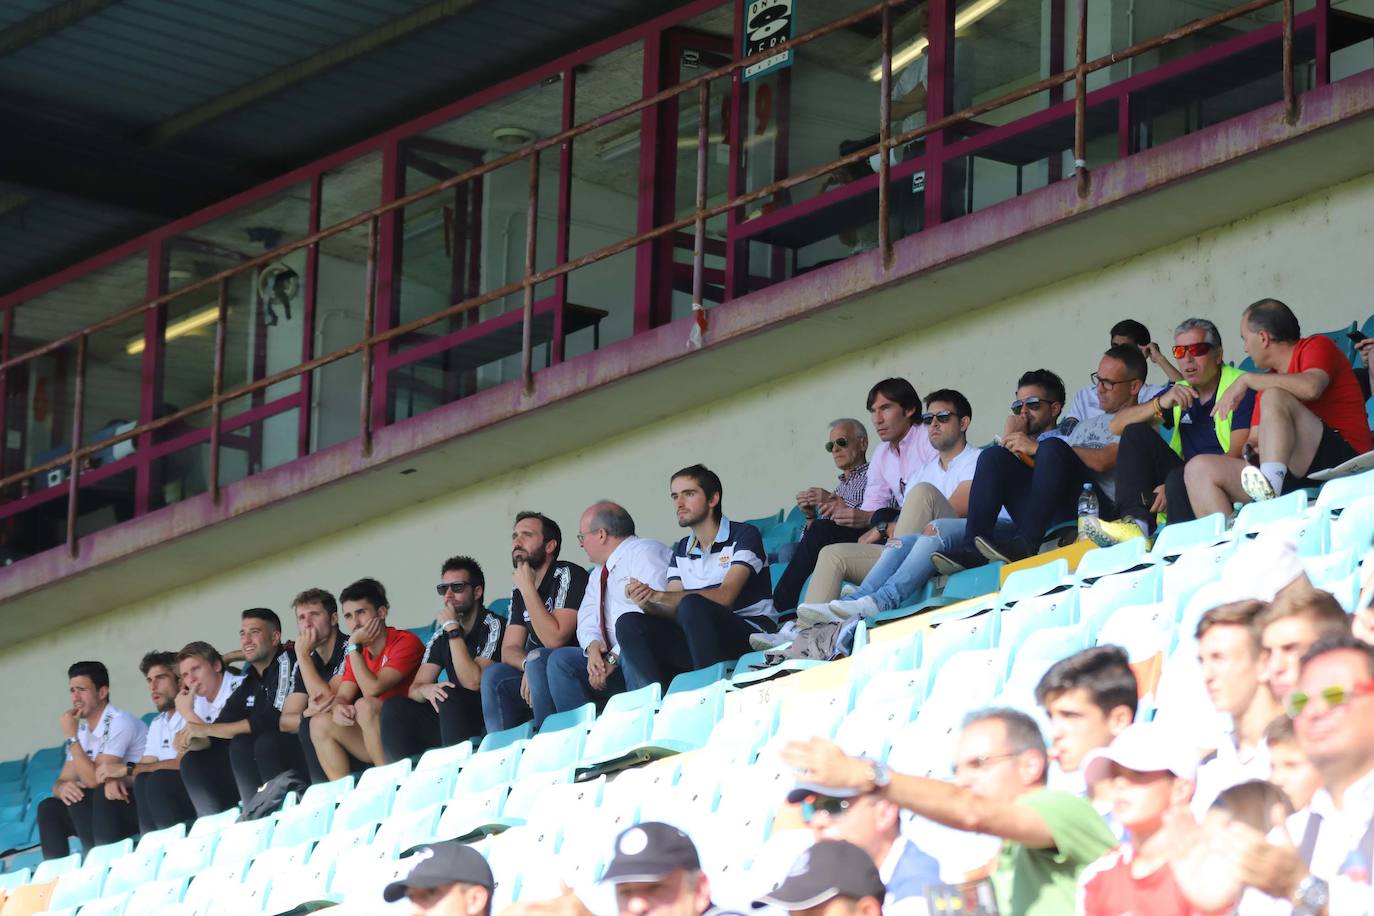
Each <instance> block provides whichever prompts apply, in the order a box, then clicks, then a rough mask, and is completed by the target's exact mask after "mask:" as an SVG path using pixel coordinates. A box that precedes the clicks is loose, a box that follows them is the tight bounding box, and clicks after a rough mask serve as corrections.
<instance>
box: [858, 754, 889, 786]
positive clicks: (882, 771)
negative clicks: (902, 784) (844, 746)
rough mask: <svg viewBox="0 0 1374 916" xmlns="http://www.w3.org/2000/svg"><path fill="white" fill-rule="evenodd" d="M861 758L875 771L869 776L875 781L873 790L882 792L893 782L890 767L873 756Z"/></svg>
mask: <svg viewBox="0 0 1374 916" xmlns="http://www.w3.org/2000/svg"><path fill="white" fill-rule="evenodd" d="M859 759H860V760H862V761H863V762H864V763H866V764H868V766H869V768H870V769H872V771H873V775H872V776H870V777H869V780H870V781H871V782H872V783H873V791H874V792H880V791H882V790H883V789H886V788H887V787H888V784H889V783H891V782H892V773H891V772H889V771H888V768H887V767H885V766H883V764H881V763H879V762H878V761H876V760H874V759H873V758H872V757H860V758H859Z"/></svg>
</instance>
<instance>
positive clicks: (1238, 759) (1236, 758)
mask: <svg viewBox="0 0 1374 916" xmlns="http://www.w3.org/2000/svg"><path fill="white" fill-rule="evenodd" d="M1267 608H1268V605H1266V604H1265V603H1264V602H1262V601H1237V602H1233V603H1231V604H1223V605H1221V606H1220V607H1215V608H1212V610H1210V611H1208V612H1207V613H1205V614H1203V615H1202V619H1201V620H1200V621H1198V625H1197V641H1198V642H1197V652H1198V660H1199V662H1200V663H1201V665H1202V680H1203V683H1204V684H1205V685H1206V688H1207V695H1208V697H1209V698H1210V699H1211V701H1212V705H1213V706H1215V707H1216V710H1217V712H1219V713H1222V714H1223V715H1225V716H1228V717H1230V719H1231V732H1230V734H1229V735H1218V736H1217V737H1218V741H1217V747H1216V750H1215V751H1214V752H1213V753H1212V754H1211V755H1209V756H1208V757H1206V758H1205V759H1204V760H1203V763H1202V766H1201V767H1199V768H1198V772H1197V792H1196V793H1195V794H1194V796H1193V812H1194V814H1195V815H1197V816H1198V817H1199V818H1200V817H1201V816H1202V815H1203V814H1205V813H1206V811H1207V808H1208V807H1209V806H1210V805H1211V804H1212V802H1213V801H1214V800H1215V799H1216V797H1217V796H1218V795H1219V794H1221V790H1223V789H1226V788H1228V787H1230V786H1234V785H1236V784H1237V783H1241V782H1245V781H1246V780H1247V779H1268V778H1269V752H1268V750H1267V749H1266V748H1265V746H1264V729H1265V726H1267V725H1268V724H1269V723H1270V722H1272V721H1273V719H1274V717H1275V716H1277V715H1279V714H1280V713H1281V712H1282V711H1283V707H1282V706H1280V705H1279V703H1278V701H1277V700H1275V699H1274V695H1273V694H1272V693H1270V691H1269V688H1268V687H1267V686H1266V685H1265V684H1263V683H1262V682H1261V680H1260V670H1261V660H1260V634H1259V629H1258V626H1257V625H1256V619H1257V618H1258V617H1259V615H1260V614H1261V613H1263V612H1264V611H1265V610H1266V609H1267Z"/></svg>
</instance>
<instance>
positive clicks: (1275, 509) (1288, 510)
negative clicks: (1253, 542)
mask: <svg viewBox="0 0 1374 916" xmlns="http://www.w3.org/2000/svg"><path fill="white" fill-rule="evenodd" d="M1306 511H1307V492H1306V491H1304V490H1296V491H1294V492H1292V493H1288V494H1286V495H1284V496H1280V497H1278V498H1277V499H1266V500H1264V501H1262V502H1257V503H1246V504H1245V505H1243V506H1241V507H1240V512H1238V513H1236V521H1235V523H1234V524H1233V525H1232V526H1231V531H1232V533H1233V534H1235V535H1236V536H1240V535H1253V534H1258V533H1259V531H1260V529H1261V528H1264V527H1266V526H1268V525H1270V524H1272V523H1274V522H1285V521H1290V520H1292V519H1296V518H1297V517H1298V516H1300V515H1302V514H1303V513H1304V512H1306Z"/></svg>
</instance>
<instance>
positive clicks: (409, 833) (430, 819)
mask: <svg viewBox="0 0 1374 916" xmlns="http://www.w3.org/2000/svg"><path fill="white" fill-rule="evenodd" d="M443 810H444V806H443V804H442V803H437V804H433V805H430V806H429V807H427V808H420V809H418V810H415V811H400V812H393V813H392V815H391V816H390V817H388V818H387V819H386V820H384V821H382V823H381V824H380V825H379V826H378V827H377V835H376V836H375V837H373V840H372V842H373V843H376V844H379V845H381V846H382V847H383V848H384V849H388V850H392V851H394V852H396V853H397V854H399V853H403V852H405V851H406V850H409V849H413V848H414V847H416V846H419V845H420V844H421V843H428V842H430V841H431V840H435V839H450V837H438V836H436V834H435V827H436V825H438V823H439V815H440V814H442V813H443Z"/></svg>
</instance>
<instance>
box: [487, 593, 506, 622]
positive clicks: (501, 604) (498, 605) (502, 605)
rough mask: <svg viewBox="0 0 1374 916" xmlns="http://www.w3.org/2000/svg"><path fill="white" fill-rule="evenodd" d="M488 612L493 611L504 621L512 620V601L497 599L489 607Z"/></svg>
mask: <svg viewBox="0 0 1374 916" xmlns="http://www.w3.org/2000/svg"><path fill="white" fill-rule="evenodd" d="M487 610H489V611H491V612H492V613H493V614H495V615H496V616H497V617H500V618H501V619H502V620H510V599H509V598H497V599H496V600H495V601H493V602H491V603H490V604H488V605H487Z"/></svg>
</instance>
